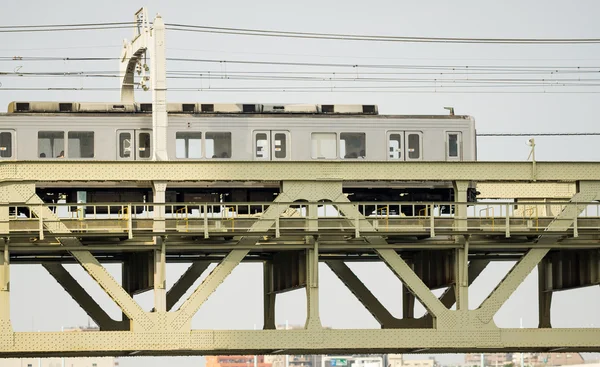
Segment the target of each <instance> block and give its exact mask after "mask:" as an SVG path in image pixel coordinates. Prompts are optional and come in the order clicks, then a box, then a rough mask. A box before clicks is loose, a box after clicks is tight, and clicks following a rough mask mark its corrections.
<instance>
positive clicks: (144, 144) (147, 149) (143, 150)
mask: <svg viewBox="0 0 600 367" xmlns="http://www.w3.org/2000/svg"><path fill="white" fill-rule="evenodd" d="M137 152H138V156H137V158H142V159H147V158H150V156H151V154H152V147H151V146H150V133H149V132H141V131H139V132H138V133H137Z"/></svg>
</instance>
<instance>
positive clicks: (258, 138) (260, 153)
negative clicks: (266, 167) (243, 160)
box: [254, 132, 270, 159]
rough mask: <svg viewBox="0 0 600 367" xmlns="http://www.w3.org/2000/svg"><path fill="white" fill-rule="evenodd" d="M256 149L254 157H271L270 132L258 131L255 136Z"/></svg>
mask: <svg viewBox="0 0 600 367" xmlns="http://www.w3.org/2000/svg"><path fill="white" fill-rule="evenodd" d="M254 140H255V141H254V144H255V148H256V151H255V153H254V158H262V159H269V151H270V147H269V135H268V132H264V133H263V132H260V133H259V132H257V133H256V134H255V136H254Z"/></svg>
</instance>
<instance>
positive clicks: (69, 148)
mask: <svg viewBox="0 0 600 367" xmlns="http://www.w3.org/2000/svg"><path fill="white" fill-rule="evenodd" d="M71 134H91V137H92V140H91V141H92V155H91V156H89V154H88V156H85V157H83V156H82V154H81V149H80V150H79V156H77V155H76V154H72V153H74V152H73V151H72V150H71V144H72V142H71V140H76V138H72V137H71ZM83 136H84V137H85V135H83ZM79 144H81V143H79ZM95 144H96V134H95V133H94V131H79V130H73V131H68V132H67V144H66V151H67V155H66V156H67V157H68V158H69V159H71V158H74V159H93V158H94V157H95V156H96V150H95ZM74 145H75V143H74V142H73V146H74ZM80 147H81V145H80Z"/></svg>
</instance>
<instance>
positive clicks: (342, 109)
mask: <svg viewBox="0 0 600 367" xmlns="http://www.w3.org/2000/svg"><path fill="white" fill-rule="evenodd" d="M167 112H168V113H169V114H186V115H207V116H239V117H284V116H298V115H310V116H311V117H349V116H352V117H371V118H373V117H377V118H434V119H438V118H440V119H468V118H470V116H464V115H379V110H378V107H377V106H376V105H361V104H331V105H324V104H316V105H315V104H243V103H242V104H240V103H238V104H234V103H168V104H167ZM109 113H110V114H151V113H152V103H122V102H115V103H109V102H38V101H15V102H10V103H9V105H8V113H7V114H8V115H10V114H47V115H54V114H109Z"/></svg>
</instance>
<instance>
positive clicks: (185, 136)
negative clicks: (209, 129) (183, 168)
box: [175, 131, 204, 159]
mask: <svg viewBox="0 0 600 367" xmlns="http://www.w3.org/2000/svg"><path fill="white" fill-rule="evenodd" d="M203 138H204V134H203V133H202V131H176V132H175V158H177V159H201V158H203V157H204V142H203V141H202V139H203ZM181 140H183V144H184V145H183V149H184V151H183V153H184V154H183V156H180V153H182V152H181V151H180V150H179V144H180V143H179V141H181ZM190 141H198V143H199V144H200V146H199V147H198V148H197V149H194V150H193V151H194V152H196V153H197V157H191V156H190V153H191V152H192V150H190ZM198 143H194V144H198Z"/></svg>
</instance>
